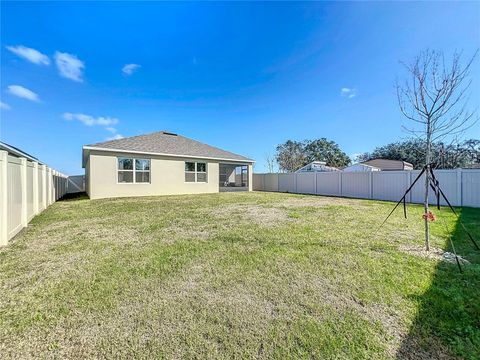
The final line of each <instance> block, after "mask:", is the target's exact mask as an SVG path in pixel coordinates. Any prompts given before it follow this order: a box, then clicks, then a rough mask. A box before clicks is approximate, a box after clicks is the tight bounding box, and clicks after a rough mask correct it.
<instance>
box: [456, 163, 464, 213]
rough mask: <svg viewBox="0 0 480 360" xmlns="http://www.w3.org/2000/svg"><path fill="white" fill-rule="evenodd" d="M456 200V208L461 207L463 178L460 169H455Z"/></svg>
mask: <svg viewBox="0 0 480 360" xmlns="http://www.w3.org/2000/svg"><path fill="white" fill-rule="evenodd" d="M457 199H458V206H463V177H462V169H457Z"/></svg>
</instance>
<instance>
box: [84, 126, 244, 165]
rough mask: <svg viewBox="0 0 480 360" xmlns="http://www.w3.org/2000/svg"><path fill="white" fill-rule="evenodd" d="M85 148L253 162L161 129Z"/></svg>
mask: <svg viewBox="0 0 480 360" xmlns="http://www.w3.org/2000/svg"><path fill="white" fill-rule="evenodd" d="M84 149H96V150H111V151H115V150H119V151H124V152H126V151H132V152H142V153H147V154H161V155H173V156H184V157H199V158H210V159H218V160H236V161H246V162H253V160H252V159H249V158H247V157H245V156H242V155H238V154H234V153H232V152H229V151H225V150H222V149H219V148H216V147H214V146H210V145H207V144H204V143H201V142H199V141H196V140H193V139H189V138H186V137H184V136H181V135H177V134H174V133H170V132H166V131H159V132H155V133H151V134H146V135H138V136H132V137H128V138H123V139H117V140H110V141H105V142H99V143H95V144H90V145H86V146H85V147H84Z"/></svg>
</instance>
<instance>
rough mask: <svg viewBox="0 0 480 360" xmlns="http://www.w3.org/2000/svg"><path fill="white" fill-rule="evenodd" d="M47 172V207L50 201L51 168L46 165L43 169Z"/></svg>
mask: <svg viewBox="0 0 480 360" xmlns="http://www.w3.org/2000/svg"><path fill="white" fill-rule="evenodd" d="M45 170H46V172H47V207H48V206H50V204H51V203H52V169H50V168H49V167H48V166H47V168H46V169H45Z"/></svg>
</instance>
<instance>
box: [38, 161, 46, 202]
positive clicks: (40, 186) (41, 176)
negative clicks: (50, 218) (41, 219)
mask: <svg viewBox="0 0 480 360" xmlns="http://www.w3.org/2000/svg"><path fill="white" fill-rule="evenodd" d="M44 172H45V169H44V167H43V166H39V167H38V209H39V210H40V211H42V210H44V209H45V203H44V201H45V193H44V191H43V190H44V189H45V187H44V186H45V182H44V177H45V175H44Z"/></svg>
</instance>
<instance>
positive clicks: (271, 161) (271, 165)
mask: <svg viewBox="0 0 480 360" xmlns="http://www.w3.org/2000/svg"><path fill="white" fill-rule="evenodd" d="M265 162H266V163H267V169H268V172H269V173H274V172H276V171H275V158H274V157H273V156H272V155H271V154H270V153H268V154H265Z"/></svg>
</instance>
